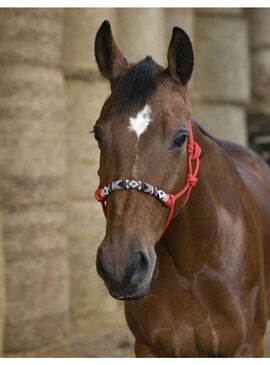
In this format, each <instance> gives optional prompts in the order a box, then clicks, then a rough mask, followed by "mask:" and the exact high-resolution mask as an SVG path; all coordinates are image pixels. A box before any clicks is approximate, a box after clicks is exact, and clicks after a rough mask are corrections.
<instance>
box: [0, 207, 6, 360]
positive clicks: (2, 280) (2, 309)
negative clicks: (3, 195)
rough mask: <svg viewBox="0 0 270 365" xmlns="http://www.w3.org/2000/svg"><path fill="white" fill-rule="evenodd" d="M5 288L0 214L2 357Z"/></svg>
mask: <svg viewBox="0 0 270 365" xmlns="http://www.w3.org/2000/svg"><path fill="white" fill-rule="evenodd" d="M4 293H5V288H4V256H3V237H2V215H1V212H0V357H1V356H2V351H3V341H4V336H3V334H4V318H5V313H4V308H5V296H4Z"/></svg>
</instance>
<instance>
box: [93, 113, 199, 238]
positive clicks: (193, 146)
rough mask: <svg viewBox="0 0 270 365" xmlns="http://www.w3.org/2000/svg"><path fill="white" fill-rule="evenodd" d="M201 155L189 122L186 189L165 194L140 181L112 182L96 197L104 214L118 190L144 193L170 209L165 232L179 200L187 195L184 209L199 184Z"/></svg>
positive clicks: (95, 194) (100, 190)
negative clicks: (109, 199)
mask: <svg viewBox="0 0 270 365" xmlns="http://www.w3.org/2000/svg"><path fill="white" fill-rule="evenodd" d="M200 155H201V148H200V146H199V145H198V143H197V142H195V141H194V139H193V132H192V122H191V120H189V121H188V143H187V168H188V173H187V176H186V179H185V185H184V187H183V188H182V189H181V190H180V191H179V192H178V193H177V194H175V195H174V194H171V193H165V192H164V191H163V190H161V189H158V188H157V187H155V186H153V185H151V184H149V183H146V182H143V181H140V180H128V179H127V180H116V181H112V182H111V183H109V184H108V185H106V186H104V187H103V188H101V187H99V188H98V189H97V190H96V191H95V193H94V196H95V198H96V200H97V201H98V202H100V203H101V205H102V209H103V213H104V215H105V217H106V213H107V206H106V200H107V198H108V196H109V195H110V194H111V193H113V192H114V191H116V190H124V189H126V190H129V189H136V190H138V191H142V192H144V193H146V194H149V195H152V196H154V197H155V198H157V199H158V200H160V202H161V203H162V204H163V205H164V207H166V208H169V213H168V216H167V219H166V222H165V224H164V231H165V230H166V228H167V227H168V225H169V223H170V221H171V219H172V216H173V212H174V206H175V202H176V200H177V199H179V198H180V197H181V196H182V195H184V194H186V196H185V200H184V202H183V204H182V208H183V207H184V206H185V205H186V203H187V201H188V199H189V196H190V193H191V189H192V188H193V187H194V186H195V185H196V183H197V182H198V178H197V174H198V171H199V166H200ZM193 161H195V165H194V169H193Z"/></svg>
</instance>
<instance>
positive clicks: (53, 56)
mask: <svg viewBox="0 0 270 365" xmlns="http://www.w3.org/2000/svg"><path fill="white" fill-rule="evenodd" d="M62 25H63V10H62V9H41V8H40V9H19V8H16V9H15V8H10V9H1V10H0V60H1V61H0V62H5V63H13V62H16V63H18V62H30V63H38V64H46V65H47V64H48V65H56V64H59V61H60V56H61V43H62Z"/></svg>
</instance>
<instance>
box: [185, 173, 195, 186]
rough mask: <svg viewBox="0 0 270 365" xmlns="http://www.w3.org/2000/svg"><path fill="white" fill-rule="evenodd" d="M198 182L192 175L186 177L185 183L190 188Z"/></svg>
mask: <svg viewBox="0 0 270 365" xmlns="http://www.w3.org/2000/svg"><path fill="white" fill-rule="evenodd" d="M197 182H198V178H197V177H196V176H194V175H192V174H187V176H186V183H188V184H189V185H190V186H192V187H194V186H195V185H196V184H197Z"/></svg>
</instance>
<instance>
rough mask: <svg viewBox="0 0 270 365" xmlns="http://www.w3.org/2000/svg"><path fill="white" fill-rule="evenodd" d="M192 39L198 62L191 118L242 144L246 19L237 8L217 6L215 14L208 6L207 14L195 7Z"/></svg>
mask: <svg viewBox="0 0 270 365" xmlns="http://www.w3.org/2000/svg"><path fill="white" fill-rule="evenodd" d="M214 14H215V12H214ZM195 38H196V55H197V59H198V60H199V62H197V63H196V68H195V74H194V76H195V77H194V88H193V112H192V114H193V117H194V118H195V119H196V120H198V122H200V123H202V125H203V126H204V124H203V123H206V124H205V128H207V129H208V130H209V132H211V133H213V134H215V133H217V130H218V132H219V136H222V138H224V139H228V140H232V141H234V142H238V143H241V144H245V143H246V126H245V103H246V102H247V101H248V99H249V56H248V40H247V23H246V20H245V18H243V17H242V16H241V11H239V9H235V11H234V9H228V10H226V9H219V10H217V13H216V15H215V16H213V11H211V9H210V12H209V14H208V9H204V11H201V10H198V12H197V13H196V22H195ZM225 50H226V51H225ZM221 55H222V57H221ZM236 55H237V56H236ZM235 80H237V83H236V82H235ZM225 116H226V118H225ZM223 119H224V120H223ZM217 123H218V126H217ZM239 131H241V133H240V132H239Z"/></svg>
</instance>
